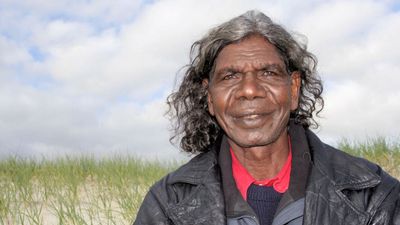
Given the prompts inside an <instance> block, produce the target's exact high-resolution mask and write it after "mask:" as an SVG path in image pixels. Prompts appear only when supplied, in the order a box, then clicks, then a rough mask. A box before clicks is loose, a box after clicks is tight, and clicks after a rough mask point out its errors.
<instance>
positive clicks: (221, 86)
mask: <svg viewBox="0 0 400 225" xmlns="http://www.w3.org/2000/svg"><path fill="white" fill-rule="evenodd" d="M214 68H215V69H214V72H213V74H211V77H210V80H209V81H205V82H208V85H209V88H208V108H209V112H210V114H211V115H213V116H215V117H216V119H217V121H218V124H219V125H220V126H221V128H222V129H223V130H224V131H225V133H226V134H227V136H228V139H229V140H230V141H233V142H234V143H235V144H237V145H239V146H240V147H242V148H248V147H256V146H266V145H269V144H271V143H274V142H275V141H276V140H277V139H278V138H279V137H280V136H281V135H282V134H284V133H283V132H286V130H285V129H286V126H287V124H288V120H289V115H290V111H291V110H295V109H296V108H297V105H298V96H299V88H300V74H299V73H298V72H293V73H292V75H291V76H289V74H288V73H287V70H286V67H285V64H284V62H283V60H282V58H281V56H280V55H279V54H278V52H277V50H276V48H275V47H274V46H273V45H272V44H270V43H269V42H268V41H266V40H265V39H264V38H263V37H261V36H250V37H248V38H246V39H244V40H242V41H241V42H239V43H234V44H230V45H227V46H226V47H224V48H223V49H222V50H221V52H220V53H219V55H218V56H217V58H216V60H215V65H214Z"/></svg>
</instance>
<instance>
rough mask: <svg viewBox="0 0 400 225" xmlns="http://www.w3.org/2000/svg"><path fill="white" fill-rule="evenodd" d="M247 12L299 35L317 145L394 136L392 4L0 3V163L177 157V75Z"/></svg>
mask: <svg viewBox="0 0 400 225" xmlns="http://www.w3.org/2000/svg"><path fill="white" fill-rule="evenodd" d="M249 9H258V10H260V11H263V12H264V13H266V14H267V15H268V16H270V17H271V18H272V19H273V20H275V21H277V22H278V23H280V24H282V25H283V26H284V27H286V28H287V29H288V30H290V31H292V32H294V33H301V34H304V35H305V36H306V37H307V43H308V47H309V50H310V51H311V52H313V53H314V54H315V55H316V56H317V57H318V59H319V66H318V70H319V73H320V76H321V77H322V79H323V81H324V84H325V93H324V97H325V104H326V105H325V109H324V111H323V112H322V114H321V116H322V117H321V118H319V119H318V121H319V122H320V124H321V128H319V129H318V130H316V132H317V133H318V135H319V136H320V137H321V138H322V139H323V140H325V141H327V142H328V143H331V144H334V143H336V142H337V140H339V139H340V138H342V137H348V138H351V139H360V140H362V139H364V138H366V137H368V136H369V137H374V136H376V135H382V136H386V137H389V138H399V136H400V132H399V131H400V129H399V128H398V124H400V117H399V116H398V115H400V101H398V99H399V98H400V89H399V88H398V85H399V84H400V76H399V75H400V65H399V59H400V45H398V44H397V42H398V41H397V39H398V37H397V36H398V31H399V30H400V9H399V2H396V1H390V0H389V1H372V0H366V1H365V0H363V1H361V0H359V1H354V0H350V1H336V0H332V1H321V0H309V1H298V2H293V1H277V0H276V1H263V0H251V1H245V0H243V1H241V0H235V1H227V0H222V1H218V3H215V1H207V0H206V1H201V2H200V1H187V0H185V1H184V0H163V1H130V0H122V1H111V0H99V1H72V0H59V1H45V0H29V1H14V0H0V157H7V156H9V155H22V156H40V157H42V156H45V157H55V156H60V155H65V154H68V155H74V154H82V153H84V154H92V155H96V156H107V155H112V154H116V153H117V154H136V155H140V156H143V157H158V158H165V157H180V154H179V151H178V150H177V149H176V148H175V147H173V146H171V145H170V144H169V142H168V138H169V135H170V134H169V130H168V128H169V126H170V125H169V122H168V121H167V119H165V118H164V116H163V114H164V113H165V110H166V105H165V98H166V96H167V95H168V94H169V93H170V92H171V89H172V88H174V81H175V79H176V74H177V73H178V71H179V69H180V68H181V67H182V66H184V65H185V64H186V63H188V60H189V57H188V56H189V49H190V45H191V44H192V43H193V42H194V41H196V40H197V39H199V38H201V37H202V36H203V35H204V34H205V33H206V32H207V30H208V29H210V28H211V27H213V26H215V25H218V24H219V23H222V22H224V21H226V20H228V19H230V18H232V17H234V16H237V15H240V14H241V13H244V12H245V11H247V10H249ZM299 38H300V37H299ZM303 39H304V38H303ZM178 75H179V73H178Z"/></svg>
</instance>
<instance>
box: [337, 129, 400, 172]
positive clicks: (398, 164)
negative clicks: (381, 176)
mask: <svg viewBox="0 0 400 225" xmlns="http://www.w3.org/2000/svg"><path fill="white" fill-rule="evenodd" d="M338 148H339V149H341V150H343V151H345V152H347V153H349V154H351V155H355V156H358V157H362V158H365V159H367V160H369V161H371V162H375V163H376V164H378V165H380V166H381V167H382V168H383V169H384V170H385V171H386V172H388V173H389V174H390V175H392V176H393V177H396V178H397V179H400V142H398V141H397V142H396V141H388V140H387V139H385V138H383V137H377V138H370V139H368V140H366V141H363V142H360V141H350V140H348V139H343V140H342V141H340V143H339V145H338Z"/></svg>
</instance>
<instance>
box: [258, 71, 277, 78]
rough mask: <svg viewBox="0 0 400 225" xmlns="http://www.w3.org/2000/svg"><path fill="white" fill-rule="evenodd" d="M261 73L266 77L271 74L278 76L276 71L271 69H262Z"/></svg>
mask: <svg viewBox="0 0 400 225" xmlns="http://www.w3.org/2000/svg"><path fill="white" fill-rule="evenodd" d="M262 75H263V76H266V77H271V76H278V73H277V72H274V71H271V70H264V71H262Z"/></svg>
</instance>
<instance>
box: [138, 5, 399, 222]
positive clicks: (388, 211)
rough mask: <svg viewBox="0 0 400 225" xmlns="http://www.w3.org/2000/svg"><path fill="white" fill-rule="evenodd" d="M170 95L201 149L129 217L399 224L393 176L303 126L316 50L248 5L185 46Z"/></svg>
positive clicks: (316, 86)
mask: <svg viewBox="0 0 400 225" xmlns="http://www.w3.org/2000/svg"><path fill="white" fill-rule="evenodd" d="M192 54H194V57H193V58H192V60H191V64H190V65H189V66H188V69H187V71H186V74H185V77H184V79H183V81H182V84H181V85H180V87H179V90H178V91H177V92H175V93H173V94H172V95H171V96H170V97H169V99H168V103H169V105H170V107H171V109H173V110H174V111H173V117H174V118H175V119H176V134H175V135H176V136H175V137H177V136H179V137H182V138H181V142H180V143H181V148H182V149H183V150H184V151H187V152H191V153H200V154H198V155H197V156H196V157H194V158H193V159H192V160H191V161H190V162H188V163H187V164H186V165H184V166H182V167H181V168H179V169H178V170H177V171H175V172H173V173H171V174H169V175H167V176H166V177H164V178H163V179H161V180H160V181H159V182H157V183H156V184H155V185H154V186H153V187H152V188H151V189H150V191H149V193H148V194H147V196H146V197H145V199H144V202H143V204H142V206H141V208H140V210H139V212H138V215H137V218H136V221H135V223H134V224H136V225H139V224H165V225H166V224H191V225H192V224H208V225H212V224H229V225H239V224H241V225H244V224H249V225H250V224H252V225H253V224H254V225H256V224H260V225H265V224H274V225H279V224H357V225H358V224H400V200H399V199H400V184H399V182H398V181H397V180H395V179H394V178H392V177H390V176H389V175H388V174H387V173H385V172H384V171H382V169H381V168H380V167H379V166H377V165H375V164H372V163H370V162H368V161H366V160H363V159H360V158H355V157H352V156H349V155H347V154H345V153H343V152H341V151H339V150H336V149H334V148H332V147H330V146H328V145H326V144H324V143H322V142H321V141H320V140H319V139H318V138H317V136H316V135H315V134H314V133H312V132H311V131H310V130H309V129H308V127H309V126H312V125H314V126H317V124H316V122H315V121H314V120H313V113H314V112H315V111H318V109H319V111H320V110H321V109H322V108H323V99H322V97H321V93H322V84H321V81H320V79H319V78H318V77H317V75H316V69H315V66H316V59H315V57H314V56H313V55H312V54H311V53H309V52H308V51H307V50H306V47H305V46H303V45H301V44H299V43H298V42H296V41H295V40H294V38H293V37H292V36H291V35H290V34H289V33H288V32H287V31H286V30H284V29H283V28H282V27H281V26H279V25H277V24H275V23H274V22H272V21H271V19H270V18H268V17H267V16H265V15H264V14H262V13H260V12H257V11H249V12H247V13H245V14H243V15H241V16H239V17H236V18H234V19H232V20H230V21H228V22H226V23H224V24H222V25H220V26H218V27H216V28H214V29H212V30H211V31H210V32H209V33H208V34H207V35H206V36H205V37H204V38H203V39H201V40H199V41H197V42H195V43H194V45H193V46H192Z"/></svg>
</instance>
